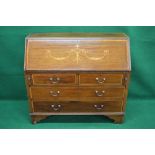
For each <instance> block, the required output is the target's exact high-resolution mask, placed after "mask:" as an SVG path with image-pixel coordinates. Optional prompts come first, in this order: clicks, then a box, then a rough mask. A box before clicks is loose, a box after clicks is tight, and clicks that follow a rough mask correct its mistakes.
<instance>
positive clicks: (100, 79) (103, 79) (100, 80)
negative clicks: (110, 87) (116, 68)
mask: <svg viewBox="0 0 155 155" xmlns="http://www.w3.org/2000/svg"><path fill="white" fill-rule="evenodd" d="M105 80H106V78H99V77H96V81H97V82H98V83H100V84H101V83H104V82H105Z"/></svg>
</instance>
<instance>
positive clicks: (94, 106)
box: [33, 101, 122, 113]
mask: <svg viewBox="0 0 155 155" xmlns="http://www.w3.org/2000/svg"><path fill="white" fill-rule="evenodd" d="M33 105H34V112H55V113H57V112H64V113H65V112H121V111H122V101H104V102H96V103H95V102H34V103H33Z"/></svg>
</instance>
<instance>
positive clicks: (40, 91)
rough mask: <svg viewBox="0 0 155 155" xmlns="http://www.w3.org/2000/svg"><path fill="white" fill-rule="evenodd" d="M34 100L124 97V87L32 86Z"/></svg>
mask: <svg viewBox="0 0 155 155" xmlns="http://www.w3.org/2000/svg"><path fill="white" fill-rule="evenodd" d="M31 94H32V98H33V100H34V101H53V100H59V101H65V100H83V101H84V100H86V101H88V100H92V99H95V100H103V99H107V97H108V98H120V99H121V98H122V97H123V96H124V88H122V87H121V88H104V87H89V88H88V87H31Z"/></svg>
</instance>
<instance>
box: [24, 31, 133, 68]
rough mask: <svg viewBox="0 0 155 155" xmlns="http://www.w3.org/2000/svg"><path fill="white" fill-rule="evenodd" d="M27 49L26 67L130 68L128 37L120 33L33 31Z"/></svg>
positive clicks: (28, 39) (28, 38)
mask: <svg viewBox="0 0 155 155" xmlns="http://www.w3.org/2000/svg"><path fill="white" fill-rule="evenodd" d="M25 52H26V53H25V70H32V71H42V70H43V71H46V70H48V71H130V70H131V67H130V51H129V40H128V37H127V36H126V35H125V34H121V33H117V34H104V33H48V34H32V35H29V36H28V37H27V38H26V49H25Z"/></svg>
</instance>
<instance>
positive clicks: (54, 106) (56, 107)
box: [51, 104, 61, 111]
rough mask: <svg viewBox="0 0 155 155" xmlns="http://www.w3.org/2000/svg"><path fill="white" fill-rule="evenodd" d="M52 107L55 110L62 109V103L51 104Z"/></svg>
mask: <svg viewBox="0 0 155 155" xmlns="http://www.w3.org/2000/svg"><path fill="white" fill-rule="evenodd" d="M51 108H52V109H53V110H54V111H58V110H60V108H61V105H60V104H58V105H55V104H52V105H51Z"/></svg>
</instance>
